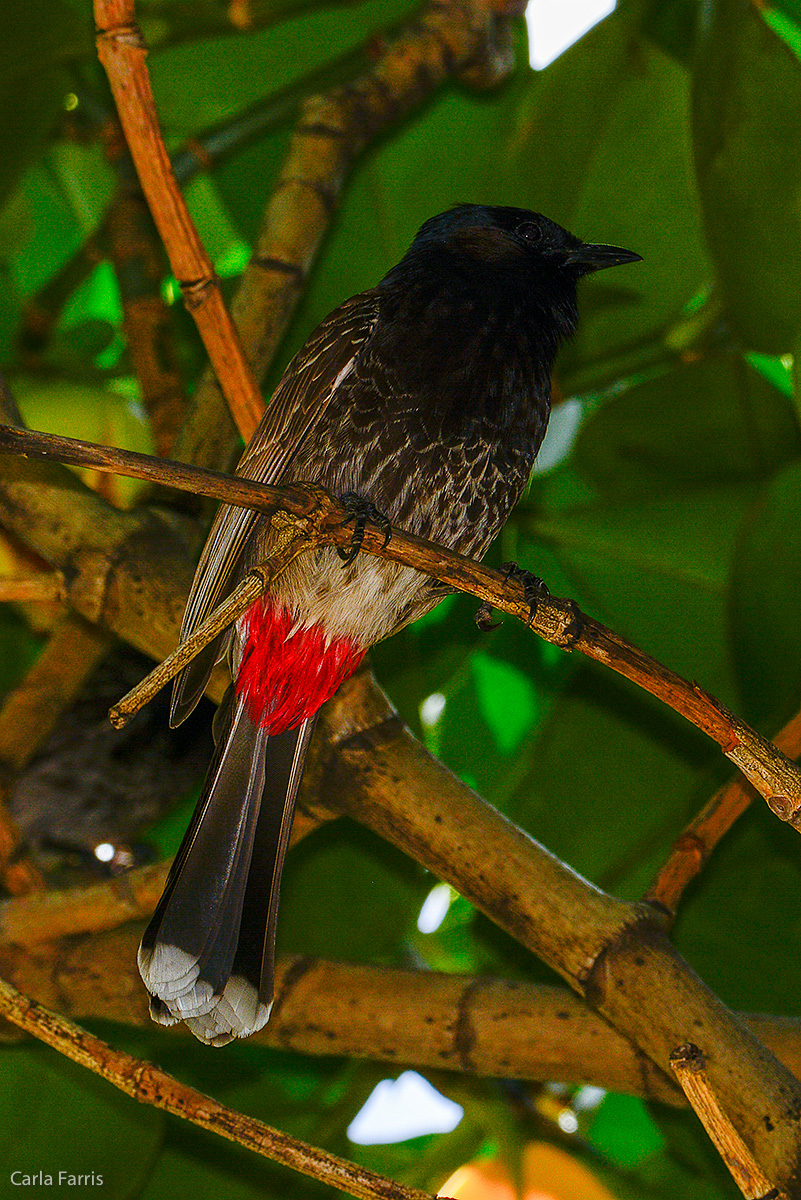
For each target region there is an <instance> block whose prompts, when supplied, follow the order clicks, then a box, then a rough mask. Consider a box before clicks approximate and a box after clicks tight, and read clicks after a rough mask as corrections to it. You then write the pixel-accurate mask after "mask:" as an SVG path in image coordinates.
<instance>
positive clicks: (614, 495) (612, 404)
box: [574, 354, 801, 503]
mask: <svg viewBox="0 0 801 1200" xmlns="http://www.w3.org/2000/svg"><path fill="white" fill-rule="evenodd" d="M779 365H780V364H779ZM771 366H772V363H771ZM784 380H785V381H786V372H784ZM799 454H801V434H799V430H798V423H797V421H796V418H795V413H794V410H793V406H792V403H791V402H790V400H789V399H788V398H787V397H786V396H785V395H782V394H781V393H780V392H779V391H778V390H777V388H776V387H775V386H773V385H772V384H771V383H769V382H768V381H767V380H766V379H765V377H764V375H763V374H762V372H758V371H756V370H754V369H753V368H752V367H751V366H750V365H749V364H747V363H745V362H743V360H742V359H741V358H740V357H739V356H737V355H734V354H714V355H710V356H708V357H706V358H704V359H702V360H701V361H700V362H696V363H691V364H689V365H688V366H678V367H676V368H675V369H674V370H673V371H671V372H670V373H668V374H667V375H662V376H660V377H659V378H658V379H654V380H649V381H648V382H647V383H642V384H639V385H638V386H636V387H633V388H630V389H629V390H628V391H626V392H624V393H623V394H622V395H619V396H615V397H613V398H611V399H610V400H608V401H607V402H605V403H604V404H602V405H601V406H600V407H598V408H597V409H596V410H595V411H594V412H593V413H592V414H591V415H590V416H589V417H588V418H587V420H586V421H585V423H584V425H583V426H582V428H581V430H580V432H579V435H578V438H577V440H576V445H575V451H574V465H575V466H576V467H577V468H578V470H579V471H580V472H581V473H582V474H583V475H584V476H585V478H587V479H589V480H590V481H591V482H592V484H593V485H594V487H595V488H597V490H598V492H599V494H600V495H601V496H603V497H604V498H605V499H606V500H608V501H609V502H612V503H615V502H621V501H622V502H627V501H634V500H643V501H647V500H649V499H650V498H651V497H653V496H654V495H658V494H662V493H666V492H677V491H678V492H687V493H689V492H692V491H694V490H695V489H697V488H702V487H708V486H710V485H714V484H716V483H738V482H746V481H749V480H753V481H757V480H761V479H765V478H766V477H767V476H769V475H770V474H771V473H772V472H773V471H775V470H776V469H777V468H778V467H780V466H783V465H784V464H785V463H787V462H788V461H790V460H792V459H793V458H796V457H798V455H799Z"/></svg>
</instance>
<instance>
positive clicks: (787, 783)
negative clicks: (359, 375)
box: [0, 426, 801, 829]
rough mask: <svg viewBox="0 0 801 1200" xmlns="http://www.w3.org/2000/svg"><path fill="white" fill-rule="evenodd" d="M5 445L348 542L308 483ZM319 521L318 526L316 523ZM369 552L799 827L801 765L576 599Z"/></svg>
mask: <svg viewBox="0 0 801 1200" xmlns="http://www.w3.org/2000/svg"><path fill="white" fill-rule="evenodd" d="M0 453H16V454H21V455H24V456H26V457H35V458H40V459H45V460H52V459H56V460H58V461H61V462H66V463H69V464H71V465H73V466H91V467H94V468H95V469H96V470H99V471H110V472H113V473H117V474H122V475H130V476H132V477H133V478H137V479H150V480H152V481H153V482H157V483H165V484H167V485H168V486H170V487H173V488H176V489H178V490H183V491H192V492H194V493H196V494H199V495H205V496H209V497H211V498H213V499H218V500H225V501H226V502H227V503H230V504H239V505H242V506H244V507H246V508H252V509H254V510H255V511H257V512H261V513H265V514H268V513H269V514H272V513H275V512H283V513H286V514H287V516H288V517H295V518H298V519H299V520H300V522H301V524H300V527H299V531H300V532H302V533H303V534H304V536H306V537H307V544H308V545H309V546H312V545H324V544H330V545H339V546H344V545H347V544H349V542H350V537H351V533H350V530H349V528H348V526H347V525H345V524H344V518H345V511H344V509H343V507H342V505H341V504H340V502H339V501H338V500H336V499H335V498H334V497H333V496H331V495H330V494H329V493H327V492H326V491H325V489H324V488H320V487H318V486H317V485H311V484H286V485H283V486H281V487H274V486H270V485H267V484H258V483H254V482H253V481H252V480H248V479H242V478H239V477H233V476H226V475H223V474H221V473H219V472H212V471H203V470H201V469H199V468H196V467H188V466H185V465H184V464H182V463H175V462H170V461H167V460H162V459H155V458H152V457H151V456H149V455H146V454H137V453H135V452H133V451H125V450H115V449H112V448H111V447H107V446H95V445H92V444H91V443H88V442H81V441H78V440H77V439H74V438H61V437H57V436H55V435H53V434H43V433H33V432H31V431H28V430H21V429H16V428H13V427H10V426H2V427H0ZM308 522H312V523H313V526H314V532H309V530H310V526H309V524H308ZM362 548H363V549H364V550H365V551H366V552H367V553H368V554H375V555H377V556H379V557H384V558H388V559H391V560H392V561H394V562H398V563H402V564H403V565H404V566H409V567H414V568H415V569H417V570H419V571H421V572H423V573H424V574H426V575H430V576H432V577H433V578H435V579H439V580H441V581H442V582H443V583H447V584H449V585H451V586H452V587H454V588H457V589H458V590H460V591H463V592H467V593H469V594H470V595H473V596H477V597H478V598H479V599H480V600H481V601H482V602H484V603H485V604H489V605H491V606H492V607H494V608H498V609H500V610H502V611H503V612H506V613H509V614H510V615H511V616H514V617H517V618H518V619H519V620H522V621H524V622H525V623H526V624H527V625H529V626H530V627H531V628H533V629H534V631H535V632H536V633H538V634H539V635H540V637H542V638H544V639H545V640H546V641H549V642H552V643H553V644H554V645H556V646H560V647H561V648H562V649H565V650H573V649H575V650H578V651H579V652H580V653H582V654H585V655H587V657H588V658H593V659H595V660H596V661H597V662H601V663H604V664H605V665H606V666H608V667H611V668H612V670H614V671H617V672H618V673H619V674H621V675H623V676H625V677H626V678H627V679H631V680H632V681H633V682H635V683H637V684H638V685H639V686H640V687H642V688H643V689H644V690H645V691H648V692H650V693H651V694H652V695H654V696H657V697H658V698H659V699H660V700H662V701H664V703H665V704H668V705H669V706H670V707H671V708H673V709H674V710H675V711H676V712H678V713H680V714H681V715H682V716H684V717H686V718H687V720H689V721H691V722H692V723H693V724H694V725H695V726H697V728H698V729H701V730H702V731H703V732H704V733H706V734H707V735H708V736H709V737H711V738H712V739H713V740H714V741H716V742H717V743H718V745H720V747H721V748H722V750H723V753H724V754H725V755H726V757H727V758H729V759H730V760H731V761H732V762H733V763H734V764H735V765H736V766H737V767H739V768H740V770H741V771H742V772H743V774H744V775H745V776H746V778H747V779H748V780H749V781H750V782H751V783H752V784H753V786H754V787H755V788H756V789H757V791H758V792H760V794H761V795H762V796H763V797H764V798H765V799H766V801H767V802H768V805H769V806H770V808H771V809H772V810H773V812H774V813H775V814H776V815H777V816H778V817H779V818H780V819H781V820H783V821H787V822H788V823H789V824H791V825H793V827H794V828H796V829H801V772H799V770H798V768H797V767H796V765H795V763H792V762H790V760H789V759H788V758H786V757H785V756H784V755H783V754H782V753H781V752H780V751H779V750H777V749H776V747H775V746H773V745H772V744H771V743H770V742H769V741H768V740H767V739H766V738H763V737H762V736H761V735H760V734H758V733H756V732H755V731H754V730H752V729H750V728H749V726H747V725H746V724H745V723H744V722H743V721H740V719H739V718H738V717H736V716H735V715H734V714H733V713H731V712H729V710H728V709H726V708H725V707H724V706H723V705H722V704H720V703H719V702H718V701H717V700H715V698H714V697H713V696H711V695H710V694H709V693H708V692H705V691H704V690H703V689H702V688H700V687H699V686H698V685H697V684H694V683H689V682H688V681H687V680H685V679H682V678H681V676H680V675H677V674H676V673H675V672H674V671H671V670H670V669H669V668H668V667H665V666H663V664H662V663H660V662H658V661H657V660H656V659H654V658H652V657H651V656H650V655H648V654H645V653H644V652H643V651H642V650H639V649H638V648H637V647H636V646H632V645H631V644H630V643H629V642H627V641H626V640H625V639H624V638H621V637H619V636H618V635H617V634H615V633H613V632H612V630H609V629H607V628H606V627H605V626H603V625H601V624H600V623H599V622H597V621H594V620H592V618H591V617H587V616H585V615H584V614H583V613H580V612H579V611H578V610H577V608H576V606H575V604H574V603H573V601H572V600H563V599H559V598H557V597H554V596H550V595H547V596H546V595H543V598H542V599H541V600H540V601H539V603H538V605H537V610H536V612H535V614H534V615H533V616H532V615H531V610H530V605H529V603H528V601H527V600H526V598H525V596H524V595H523V590H524V589H523V587H522V585H521V584H520V583H517V582H515V581H514V579H511V580H510V579H507V578H506V576H505V575H504V573H503V572H501V571H495V570H492V569H491V568H489V567H484V566H481V565H480V564H479V563H477V562H475V561H474V560H472V559H469V558H465V557H464V555H461V554H457V553H455V552H454V551H452V550H447V549H445V548H444V547H443V546H439V545H436V544H435V543H433V542H428V541H425V540H424V539H422V538H418V537H415V536H414V535H412V534H408V533H404V532H403V531H402V530H399V529H393V531H392V537H391V540H390V542H389V545H387V546H385V545H384V535H383V532H382V530H381V529H380V527H379V526H377V525H368V526H367V529H366V530H365V536H364V542H363V547H362Z"/></svg>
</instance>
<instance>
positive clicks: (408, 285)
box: [138, 204, 640, 1046]
mask: <svg viewBox="0 0 801 1200" xmlns="http://www.w3.org/2000/svg"><path fill="white" fill-rule="evenodd" d="M639 258H640V255H638V254H636V253H634V252H633V251H630V250H624V249H623V248H621V247H619V246H607V245H599V244H595V243H588V242H584V241H582V240H581V239H580V238H578V237H576V236H575V235H573V234H571V233H569V232H568V231H567V230H565V229H564V228H562V227H561V226H560V225H558V224H556V223H555V222H554V221H552V220H550V219H548V218H547V217H545V216H543V215H542V214H540V213H536V212H531V211H529V210H527V209H520V208H512V207H506V206H497V205H496V206H493V205H481V204H459V205H457V206H456V207H454V208H451V209H449V210H447V211H446V212H443V213H440V214H438V215H437V216H433V217H431V218H430V219H429V220H427V221H426V222H425V223H424V224H423V225H422V226H421V228H420V229H419V231H418V233H417V234H416V236H415V238H414V240H413V241H412V243H411V246H410V247H409V249H408V251H407V252H406V254H405V255H404V256H403V258H401V259H400V261H399V262H398V263H397V264H396V265H395V266H394V267H392V268H391V270H389V272H388V273H387V274H386V275H385V276H384V278H383V279H382V280H381V281H380V282H379V283H378V284H376V285H375V286H374V287H372V288H370V289H369V290H367V291H363V292H360V293H358V294H357V295H355V296H353V297H352V298H350V299H348V300H345V301H344V303H342V304H341V305H340V306H339V307H337V308H336V309H334V311H333V312H332V313H331V314H330V315H329V316H328V317H326V318H325V320H323V322H322V323H321V324H320V325H319V326H318V328H317V329H316V330H315V331H314V332H313V333H312V334H311V336H310V338H309V339H308V341H307V342H306V344H305V345H304V346H303V348H302V349H301V350H300V351H299V353H298V354H297V355H296V356H295V357H294V358H293V359H292V361H291V362H290V363H289V365H288V367H287V368H286V371H285V372H284V374H283V376H282V378H281V380H280V382H279V384H278V387H277V389H276V391H275V392H274V394H273V396H272V399H271V401H270V403H269V404H268V405H267V407H266V411H265V413H264V417H263V418H262V421H261V423H260V425H259V426H258V428H257V429H256V432H255V433H254V435H253V437H252V438H251V440H250V442H249V443H248V445H247V447H246V448H245V451H244V453H243V455H242V458H241V460H240V462H239V465H238V467H237V474H238V475H240V476H243V477H245V478H247V479H253V480H258V481H259V482H262V483H269V484H281V483H288V482H300V481H303V482H312V483H316V484H320V485H323V486H324V487H326V488H327V489H329V490H330V491H331V492H333V493H334V494H336V495H338V496H342V497H344V498H345V499H346V503H347V504H348V505H349V506H350V508H349V511H350V513H351V515H352V517H353V519H354V521H355V524H356V528H357V529H359V528H363V527H364V523H365V520H366V519H368V518H369V519H378V520H379V521H380V522H384V523H386V522H391V523H392V525H395V526H397V527H400V528H402V529H404V530H406V531H408V532H411V533H414V534H416V535H418V536H419V537H423V538H428V539H431V540H432V541H435V542H439V543H441V544H443V545H445V546H447V547H449V548H451V549H453V550H457V551H459V552H461V553H462V554H466V555H470V556H474V557H478V556H481V555H482V554H483V553H484V551H485V550H486V549H487V547H488V546H489V544H490V543H491V542H492V540H493V538H494V537H495V536H496V534H497V533H498V532H499V530H500V529H501V527H502V525H503V524H504V522H505V520H506V518H507V516H508V514H509V512H510V511H511V509H512V507H513V506H514V504H515V503H516V501H517V500H518V498H519V497H520V494H521V492H522V491H523V488H524V487H525V485H526V482H527V480H528V478H529V475H530V472H531V469H532V465H533V463H534V458H535V455H536V453H537V450H538V449H539V446H540V443H541V442H542V439H543V437H544V435H545V430H546V426H547V423H548V417H549V413H550V394H551V374H552V369H553V365H554V359H555V357H556V354H557V351H558V349H559V347H560V346H561V344H562V343H563V342H565V341H566V340H567V339H568V338H569V337H571V335H572V334H573V333H574V332H575V330H576V326H577V321H578V309H577V295H576V285H577V282H578V280H579V279H580V278H581V277H582V276H584V275H587V274H589V273H590V272H594V271H598V270H601V269H604V268H606V267H612V266H615V265H619V264H624V263H629V262H634V261H636V260H638V259H639ZM276 537H277V535H276V533H275V532H274V531H273V529H272V527H271V525H270V522H269V518H267V517H265V516H264V515H260V514H257V513H255V512H253V511H251V510H249V509H245V508H237V507H235V506H231V505H222V506H221V508H220V510H219V512H218V514H217V516H216V519H215V521H214V523H213V525H212V527H211V530H210V532H209V535H208V539H207V541H206V544H205V547H204V549H203V552H202V555H201V558H200V561H199V564H198V568H197V572H196V574H195V578H194V582H193V584H192V587H191V590H190V593H189V597H188V600H187V605H186V609H185V613H184V619H183V625H182V629H181V640H182V641H184V640H185V639H186V638H187V637H188V636H189V635H190V634H191V633H192V632H193V630H194V629H196V628H197V626H198V625H199V623H200V622H201V621H203V620H204V618H205V617H206V616H208V614H209V612H210V611H211V610H212V609H213V608H214V607H216V606H217V605H218V604H220V603H221V602H222V601H223V600H224V599H225V598H226V597H227V596H228V595H229V594H230V593H231V592H232V591H233V589H234V588H235V587H236V586H237V584H238V583H239V582H240V581H241V579H242V578H243V576H244V575H245V574H246V573H247V572H248V571H249V570H251V569H252V568H253V567H254V566H255V565H257V564H259V563H261V562H264V561H265V560H266V559H268V558H269V556H270V553H271V549H273V548H274V546H275V544H276ZM358 544H359V537H358V534H357V533H354V541H353V543H352V546H353V550H352V552H342V551H340V554H339V556H338V552H337V549H336V548H334V547H331V546H325V547H318V548H316V549H314V550H310V551H308V552H307V553H304V554H302V555H300V556H299V557H298V558H296V559H295V561H294V562H293V563H292V564H291V565H290V566H289V567H288V568H287V570H286V571H285V572H284V573H283V574H282V575H280V576H279V577H278V579H277V581H276V582H275V583H274V585H273V586H272V588H271V589H270V590H269V591H268V592H267V593H265V595H263V596H262V597H261V598H260V599H259V600H257V601H256V602H255V603H253V604H252V605H251V607H250V608H249V609H248V610H247V612H246V613H245V614H244V616H243V617H241V618H239V620H238V621H237V622H236V623H235V625H234V626H232V627H231V628H230V629H229V630H228V631H226V632H225V633H224V634H222V635H220V636H219V637H218V638H217V639H216V640H215V641H214V642H212V643H211V644H210V645H209V646H207V647H206V648H205V650H204V651H202V652H201V654H200V655H199V656H198V657H197V658H195V659H194V660H193V661H192V662H191V663H190V664H189V665H188V666H187V667H185V668H184V670H183V672H182V674H181V675H179V676H178V678H177V679H176V680H175V683H174V688H173V697H172V707H171V717H170V720H171V724H172V725H177V724H179V723H180V722H181V721H183V720H184V719H185V718H186V717H187V716H188V715H189V713H190V712H191V711H192V710H193V708H194V707H195V705H196V704H197V702H198V700H199V698H200V697H201V695H202V694H203V692H204V690H205V687H206V684H207V682H208V678H209V674H210V671H211V670H212V668H213V666H214V665H215V663H216V662H217V661H219V660H220V658H222V657H225V656H227V659H228V663H229V666H230V670H231V678H232V683H231V686H230V687H229V689H228V692H227V694H226V696H225V699H224V700H223V702H222V703H221V705H220V707H219V709H218V711H217V715H216V718H215V721H214V737H215V743H216V749H215V753H214V755H213V758H212V761H211V765H210V768H209V771H208V774H207V777H206V781H205V784H204V786H203V789H202V792H201V795H200V799H199V801H198V804H197V807H196V809H195V813H194V815H193V817H192V820H191V823H190V825H189V828H188V830H187V833H186V836H185V837H184V840H183V842H182V844H181V846H180V849H179V850H178V853H177V855H176V857H175V860H174V862H173V864H172V867H171V870H170V873H169V876H168V879H167V883H166V885H165V889H164V893H163V895H162V897H161V900H160V901H159V904H158V906H157V908H156V910H155V912H154V915H153V918H152V920H151V921H150V924H149V925H148V928H147V930H146V932H145V934H144V937H143V939H142V943H141V946H140V949H139V955H138V963H139V969H140V973H141V975H142V978H143V981H144V984H145V986H146V988H147V990H148V992H149V993H150V1009H151V1015H152V1017H153V1018H154V1019H155V1020H156V1021H158V1022H160V1023H162V1024H165V1025H171V1024H175V1023H177V1022H179V1021H184V1022H185V1024H186V1025H187V1026H188V1028H189V1029H190V1030H191V1031H192V1033H193V1034H195V1036H196V1037H198V1038H199V1039H200V1040H201V1041H203V1042H206V1043H208V1044H210V1045H218V1046H219V1045H225V1044H226V1043H227V1042H230V1041H231V1040H233V1039H234V1038H237V1037H247V1036H249V1035H250V1034H252V1033H254V1032H256V1031H257V1030H259V1029H260V1028H262V1026H263V1025H264V1024H265V1022H266V1021H267V1019H268V1017H269V1014H270V1008H271V1005H272V999H273V987H274V983H273V972H274V955H275V932H276V919H277V913H278V900H279V889H280V882H281V873H282V869H283V865H284V858H285V855H286V849H287V843H288V840H289V834H290V830H291V825H292V816H293V810H294V804H295V798H296V795H297V791H298V786H299V784H300V780H301V776H302V772H303V764H304V759H305V756H306V752H307V749H308V746H309V741H310V738H311V735H312V730H313V726H314V720H315V715H316V713H317V711H318V710H319V708H320V707H321V705H322V704H324V703H325V701H326V700H328V699H329V698H330V696H332V695H333V693H334V692H335V691H336V689H337V687H338V686H339V685H340V684H341V683H342V682H343V681H344V680H345V679H346V678H347V677H348V676H349V675H351V674H352V673H353V671H355V670H356V668H357V667H358V665H359V663H360V662H361V660H362V658H363V656H364V654H365V652H366V651H367V649H368V648H369V647H370V646H372V645H374V644H375V643H377V642H379V641H381V640H382V639H384V638H386V637H389V636H390V635H391V634H393V633H395V632H397V631H398V630H400V629H402V628H403V627H404V626H405V625H407V624H408V623H409V622H411V621H414V620H416V619H417V618H418V617H420V616H422V615H423V614H424V613H426V612H428V611H429V610H430V609H432V608H433V607H434V606H435V605H436V604H437V603H439V602H440V600H441V599H442V598H443V596H444V595H445V594H447V590H443V588H442V587H441V586H440V585H439V584H438V581H437V580H434V579H432V578H430V577H428V576H426V575H423V574H421V573H420V572H417V571H415V570H413V569H411V568H409V567H404V566H401V565H400V564H398V563H394V562H391V561H389V560H388V559H385V558H380V557H377V556H373V555H366V554H364V553H361V554H357V553H356V551H357V550H358ZM343 558H344V561H342V559H343Z"/></svg>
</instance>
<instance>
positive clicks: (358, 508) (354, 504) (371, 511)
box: [336, 492, 392, 567]
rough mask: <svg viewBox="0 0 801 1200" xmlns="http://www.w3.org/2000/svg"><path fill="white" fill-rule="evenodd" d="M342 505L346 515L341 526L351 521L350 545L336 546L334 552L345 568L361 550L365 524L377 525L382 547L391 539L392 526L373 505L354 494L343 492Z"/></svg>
mask: <svg viewBox="0 0 801 1200" xmlns="http://www.w3.org/2000/svg"><path fill="white" fill-rule="evenodd" d="M339 498H340V500H341V501H342V504H343V505H344V508H345V512H346V513H347V514H348V515H347V516H346V517H345V520H344V521H343V522H342V524H343V525H349V524H350V522H351V521H353V537H352V538H351V539H350V545H349V546H347V547H343V546H337V548H336V551H337V554H338V555H339V557H340V558H341V559H342V566H343V567H347V566H348V564H349V563H352V562H353V560H354V558H355V557H356V555H357V554H358V553H359V551H360V550H361V548H362V542H363V541H364V531H365V529H366V528H367V522H368V521H371V522H372V524H373V525H377V526H378V527H379V529H380V530H381V532H382V533H383V535H384V547H386V546H388V545H389V539H390V538H391V537H392V526H391V525H390V522H389V519H388V517H386V516H385V515H384V513H382V512H380V511H379V510H378V509H377V508H376V506H375V505H374V504H372V503H371V502H370V501H369V500H364V499H362V497H361V496H359V495H357V494H356V492H345V494H344V496H340V497H339Z"/></svg>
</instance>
